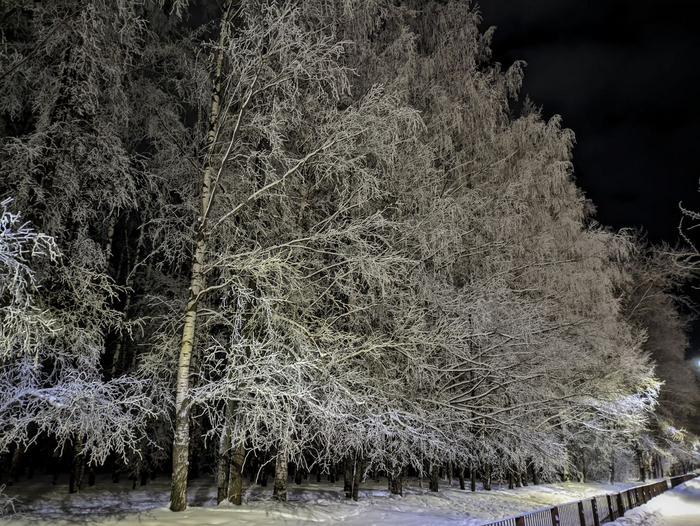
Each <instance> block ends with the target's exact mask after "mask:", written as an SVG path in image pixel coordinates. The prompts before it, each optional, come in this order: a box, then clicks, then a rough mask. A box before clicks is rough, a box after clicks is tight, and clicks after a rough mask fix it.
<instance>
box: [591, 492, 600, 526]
mask: <svg viewBox="0 0 700 526" xmlns="http://www.w3.org/2000/svg"><path fill="white" fill-rule="evenodd" d="M591 505H592V507H593V526H600V517H598V503H597V502H596V500H595V497H593V498H592V499H591Z"/></svg>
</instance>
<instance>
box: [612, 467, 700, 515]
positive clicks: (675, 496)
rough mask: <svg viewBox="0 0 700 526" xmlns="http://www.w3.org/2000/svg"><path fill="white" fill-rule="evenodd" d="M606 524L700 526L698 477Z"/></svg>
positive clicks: (699, 483)
mask: <svg viewBox="0 0 700 526" xmlns="http://www.w3.org/2000/svg"><path fill="white" fill-rule="evenodd" d="M608 526H700V477H698V478H695V479H693V480H690V481H688V482H686V483H685V484H682V485H680V486H678V487H677V488H674V489H672V490H670V491H667V492H666V493H663V494H661V495H659V496H658V497H654V498H653V499H651V500H650V501H649V502H647V503H646V504H644V505H643V506H640V507H639V508H635V509H633V510H630V511H628V512H627V513H625V516H624V517H621V518H619V519H617V520H616V521H615V522H612V523H609V524H608Z"/></svg>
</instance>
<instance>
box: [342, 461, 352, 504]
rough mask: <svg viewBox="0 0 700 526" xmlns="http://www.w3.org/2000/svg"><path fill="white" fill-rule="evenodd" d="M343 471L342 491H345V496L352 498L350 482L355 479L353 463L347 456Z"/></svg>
mask: <svg viewBox="0 0 700 526" xmlns="http://www.w3.org/2000/svg"><path fill="white" fill-rule="evenodd" d="M344 466H345V473H344V474H343V492H344V493H345V498H346V499H350V498H352V484H353V481H354V480H355V472H354V467H355V463H354V462H353V461H352V459H350V458H349V457H348V458H346V459H345V464H344Z"/></svg>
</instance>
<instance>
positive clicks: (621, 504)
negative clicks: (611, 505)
mask: <svg viewBox="0 0 700 526" xmlns="http://www.w3.org/2000/svg"><path fill="white" fill-rule="evenodd" d="M624 514H625V501H624V500H623V499H622V493H618V494H617V516H618V517H622V516H623V515H624Z"/></svg>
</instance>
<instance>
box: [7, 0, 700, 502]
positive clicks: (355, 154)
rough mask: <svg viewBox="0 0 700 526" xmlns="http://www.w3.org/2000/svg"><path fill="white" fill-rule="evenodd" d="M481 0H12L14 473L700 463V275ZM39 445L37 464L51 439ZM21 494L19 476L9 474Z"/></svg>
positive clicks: (10, 463)
mask: <svg viewBox="0 0 700 526" xmlns="http://www.w3.org/2000/svg"><path fill="white" fill-rule="evenodd" d="M492 35H493V28H492V29H488V28H483V27H481V18H480V14H479V9H478V6H477V5H475V4H471V3H470V2H468V1H458V0H396V1H388V0H305V1H303V2H298V1H294V0H143V1H138V2H135V1H131V0H54V1H51V2H42V1H38V0H35V1H24V0H4V1H3V2H1V3H0V94H1V95H0V138H1V144H0V201H2V209H1V210H0V213H1V214H2V215H1V218H0V322H1V323H0V477H1V479H0V482H2V481H6V482H7V483H8V484H10V485H11V484H12V481H13V478H17V477H18V476H20V474H21V473H22V472H24V471H25V470H26V469H30V470H31V469H33V468H32V467H31V466H30V464H31V465H36V466H40V465H42V464H43V465H53V469H54V470H56V471H57V472H58V471H63V472H64V473H66V474H67V473H70V491H71V492H78V491H80V490H81V488H84V487H86V486H87V485H88V484H91V483H92V481H93V480H94V476H95V473H109V474H111V475H112V476H113V477H117V478H118V477H119V475H120V474H121V476H122V477H125V478H127V477H130V478H131V479H133V480H134V485H136V484H138V483H139V481H141V483H144V484H145V483H146V482H145V481H146V480H147V479H148V477H149V476H151V474H154V473H159V474H161V476H169V477H170V476H171V477H172V494H171V496H170V508H171V509H172V510H173V511H182V510H185V509H186V507H187V505H188V503H187V486H188V480H191V479H192V477H197V476H198V475H199V474H200V473H208V474H213V475H214V477H215V483H216V486H217V493H218V501H223V500H226V499H228V501H229V502H231V503H233V504H238V505H240V504H241V502H242V491H243V481H244V477H252V479H253V480H255V481H258V482H259V483H264V484H266V483H267V478H268V476H269V477H272V478H273V482H272V484H273V485H274V493H273V498H275V499H278V500H285V499H286V498H287V492H288V483H289V479H290V477H291V478H292V480H293V479H294V478H295V477H301V476H302V475H304V476H308V474H309V473H313V474H316V475H317V476H318V478H319V480H320V477H321V476H323V477H328V479H329V480H330V481H331V482H333V481H335V480H339V479H340V478H343V479H344V484H345V490H346V492H347V493H348V497H350V498H355V499H357V498H358V486H359V485H360V484H361V483H362V481H363V479H364V477H365V476H367V475H368V474H381V476H383V477H386V478H387V479H388V486H389V490H390V491H391V493H394V494H399V495H400V494H401V493H402V484H403V482H402V481H403V480H405V477H409V476H420V477H426V479H428V481H429V484H430V489H431V490H434V491H438V487H439V481H440V480H441V474H443V473H448V472H449V473H450V477H452V476H454V477H455V478H459V479H460V484H461V487H462V488H464V487H465V478H466V480H467V482H466V486H469V482H470V479H471V483H472V489H473V487H474V484H475V482H474V481H476V480H477V478H478V479H479V480H480V481H481V482H482V484H483V487H484V488H485V489H488V488H489V486H490V484H491V482H492V481H504V480H505V481H507V480H510V481H511V485H512V484H513V481H514V480H515V481H520V482H522V480H523V479H524V480H525V482H526V483H527V481H528V480H531V481H532V482H534V483H535V484H536V483H537V482H538V481H547V480H580V481H585V480H587V479H595V480H601V479H605V480H610V481H615V480H622V479H623V478H626V477H627V478H629V477H636V478H638V479H639V480H645V479H647V478H653V477H659V476H662V475H664V474H680V473H684V472H686V471H688V470H689V469H691V468H692V467H694V466H697V465H698V464H699V463H700V439H699V438H698V436H700V375H699V374H698V369H696V370H694V369H693V367H692V365H691V364H690V363H689V362H687V361H686V360H685V352H686V350H687V349H688V347H689V336H688V334H689V329H690V327H691V323H692V322H693V319H694V307H693V305H692V303H691V301H690V300H689V299H688V298H687V297H686V296H684V294H683V290H685V289H684V287H687V285H688V284H689V283H693V282H694V280H695V279H697V277H698V275H699V274H700V254H699V253H698V251H697V249H696V248H695V247H694V246H693V244H692V243H691V242H690V239H689V234H688V229H689V228H692V225H693V224H697V220H698V219H700V215H698V213H696V212H694V211H691V210H686V211H684V214H685V219H684V221H685V223H684V224H683V225H681V227H680V236H679V237H680V240H681V242H680V243H679V244H678V245H676V246H669V245H666V244H662V245H658V244H656V245H655V244H652V243H650V242H648V241H647V239H646V237H645V235H644V233H643V232H641V231H628V230H623V231H619V232H615V231H613V230H612V229H610V228H607V227H605V226H604V225H601V224H599V223H598V222H597V221H596V219H595V204H594V203H592V202H591V201H590V200H589V199H587V197H586V196H585V195H584V193H583V191H582V190H581V189H579V188H578V187H577V185H576V179H575V174H574V170H573V164H572V163H573V157H572V155H573V148H574V144H575V137H574V133H573V132H572V131H571V130H569V129H566V128H565V127H563V124H562V119H561V118H560V117H559V116H554V117H552V118H550V119H545V118H544V117H543V115H542V111H541V108H540V107H538V106H537V103H536V101H532V100H530V99H529V98H528V97H527V96H524V95H523V94H521V92H520V89H521V85H522V79H523V75H524V74H525V66H526V65H525V64H524V63H522V62H516V63H514V64H512V65H511V66H510V67H508V68H504V67H502V66H501V65H500V64H498V63H496V62H494V61H493V60H492V57H491V49H490V41H491V37H492ZM32 463H33V464H32ZM0 508H2V492H1V491H0Z"/></svg>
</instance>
